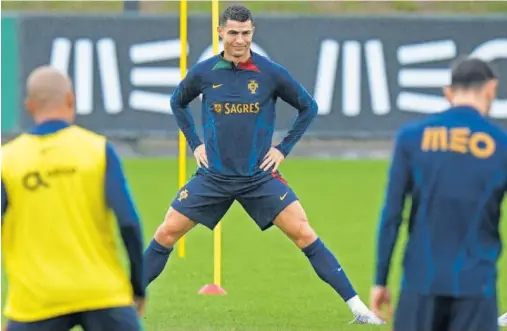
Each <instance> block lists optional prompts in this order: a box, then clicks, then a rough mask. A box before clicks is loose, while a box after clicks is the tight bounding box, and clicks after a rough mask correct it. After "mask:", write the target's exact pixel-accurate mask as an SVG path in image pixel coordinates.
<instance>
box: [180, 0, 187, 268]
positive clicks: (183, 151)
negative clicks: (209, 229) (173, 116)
mask: <svg viewBox="0 0 507 331" xmlns="http://www.w3.org/2000/svg"><path fill="white" fill-rule="evenodd" d="M187 18H188V8H187V0H180V42H181V56H180V74H181V79H183V78H185V75H186V74H187V29H188V26H187V23H188V22H187ZM178 142H179V147H178V150H179V153H178V188H182V187H183V186H184V185H185V183H186V181H187V141H186V139H185V135H184V134H183V132H182V131H180V132H179V140H178ZM178 256H179V257H181V258H184V257H185V236H183V237H181V239H180V240H179V241H178Z"/></svg>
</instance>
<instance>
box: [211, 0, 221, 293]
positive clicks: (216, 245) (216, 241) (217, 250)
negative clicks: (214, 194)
mask: <svg viewBox="0 0 507 331" xmlns="http://www.w3.org/2000/svg"><path fill="white" fill-rule="evenodd" d="M218 15H219V7H218V0H211V31H212V38H213V43H212V45H213V54H215V55H217V54H218V53H219V52H220V50H219V49H218V31H217V27H218V24H219V23H218ZM213 283H214V284H215V285H217V286H219V287H221V286H222V225H221V223H218V224H217V226H216V228H215V230H214V231H213Z"/></svg>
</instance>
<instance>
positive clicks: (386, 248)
mask: <svg viewBox="0 0 507 331" xmlns="http://www.w3.org/2000/svg"><path fill="white" fill-rule="evenodd" d="M403 139H404V138H403V134H402V133H400V134H398V135H397V139H396V142H395V147H394V154H393V158H392V162H391V167H390V170H389V182H388V185H387V190H386V196H385V202H384V207H383V210H382V215H381V220H380V224H379V228H378V238H377V265H376V276H375V284H376V285H381V286H385V285H387V278H388V275H389V266H390V262H391V257H392V254H393V250H394V247H395V244H396V240H397V238H398V232H399V228H400V225H401V223H402V221H403V209H404V206H405V198H406V195H407V193H408V192H409V189H410V171H409V164H408V160H407V154H406V150H405V149H404V146H403V143H404V140H403Z"/></svg>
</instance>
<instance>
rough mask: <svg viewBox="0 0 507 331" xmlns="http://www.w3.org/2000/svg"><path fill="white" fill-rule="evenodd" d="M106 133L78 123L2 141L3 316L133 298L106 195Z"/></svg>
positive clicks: (47, 314) (26, 316)
mask: <svg viewBox="0 0 507 331" xmlns="http://www.w3.org/2000/svg"><path fill="white" fill-rule="evenodd" d="M105 146H106V139H105V138H104V137H103V136H100V135H98V134H95V133H92V132H90V131H87V130H85V129H82V128H80V127H78V126H74V125H73V126H69V127H67V128H65V129H63V130H60V131H58V132H56V133H54V134H49V135H45V136H35V135H28V134H23V135H21V136H20V137H18V138H17V139H15V140H13V141H11V142H10V143H8V144H7V145H5V146H3V148H2V153H3V157H2V161H3V162H2V181H3V182H4V185H5V189H6V192H7V201H8V208H7V211H6V214H5V216H4V219H3V225H2V250H3V251H2V252H3V258H4V261H5V268H6V272H7V277H8V292H7V302H6V307H5V315H6V316H7V317H8V318H10V319H12V320H15V321H20V322H29V321H36V320H41V319H47V318H51V317H55V316H60V315H64V314H68V313H72V312H78V311H83V310H91V309H100V308H109V307H114V306H125V305H129V304H131V303H132V302H133V295H132V289H131V285H130V281H129V277H128V273H127V271H126V270H125V268H124V267H123V265H122V260H121V247H120V246H119V245H118V244H117V241H116V237H117V236H116V233H117V230H116V226H117V225H116V221H115V219H114V217H112V216H113V215H112V213H111V212H110V210H109V208H108V207H107V204H106V200H105V187H104V179H105V169H106V149H105Z"/></svg>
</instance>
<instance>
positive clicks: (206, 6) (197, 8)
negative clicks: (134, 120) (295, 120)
mask: <svg viewBox="0 0 507 331" xmlns="http://www.w3.org/2000/svg"><path fill="white" fill-rule="evenodd" d="M231 3H243V4H246V5H248V6H249V7H250V8H251V9H252V11H253V12H254V13H257V14H259V13H298V14H310V15H314V14H327V15H341V14H372V13H374V14H389V13H414V12H416V13H436V14H463V13H466V14H492V13H493V14H495V13H507V2H505V1H416V0H406V1H399V0H398V1H221V0H220V7H221V9H223V8H225V6H227V5H229V4H231ZM188 8H189V12H190V13H210V11H211V1H194V0H189V2H188ZM2 10H5V11H19V12H30V11H31V12H33V11H35V12H60V13H61V12H75V13H118V12H121V11H122V10H123V2H122V1H118V0H111V1H91V0H85V1H82V0H81V1H25V0H14V1H3V2H2ZM141 10H142V12H144V13H157V14H160V13H177V12H178V10H179V1H153V0H151V1H141Z"/></svg>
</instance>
